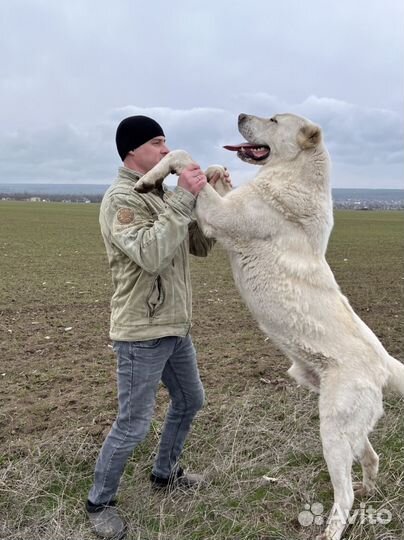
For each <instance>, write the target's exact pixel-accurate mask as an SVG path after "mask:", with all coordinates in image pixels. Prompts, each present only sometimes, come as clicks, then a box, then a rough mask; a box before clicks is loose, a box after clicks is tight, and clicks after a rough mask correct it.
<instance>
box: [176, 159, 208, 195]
mask: <svg viewBox="0 0 404 540" xmlns="http://www.w3.org/2000/svg"><path fill="white" fill-rule="evenodd" d="M207 183H208V181H207V179H206V176H205V174H204V172H203V171H202V170H201V168H200V167H199V165H198V164H197V163H192V164H191V165H188V166H187V167H185V169H184V170H183V171H182V173H181V174H180V175H179V177H178V183H177V185H178V186H179V187H181V188H182V189H185V190H186V191H189V192H190V193H192V195H194V196H195V197H196V196H197V195H198V193H199V192H200V191H201V189H202V188H203V187H205V186H206V184H207Z"/></svg>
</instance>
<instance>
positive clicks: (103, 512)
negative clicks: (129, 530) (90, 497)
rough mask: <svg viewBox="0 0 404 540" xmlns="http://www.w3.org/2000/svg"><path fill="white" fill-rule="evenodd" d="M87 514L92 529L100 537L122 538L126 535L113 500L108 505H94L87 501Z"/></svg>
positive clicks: (116, 539) (120, 539) (117, 539)
mask: <svg viewBox="0 0 404 540" xmlns="http://www.w3.org/2000/svg"><path fill="white" fill-rule="evenodd" d="M86 510H87V516H88V519H89V520H90V523H91V529H92V531H93V532H94V533H95V534H96V535H97V536H99V537H100V538H107V539H108V540H122V539H123V538H125V535H126V525H125V523H124V521H123V519H122V518H121V517H120V515H119V513H118V510H117V509H116V507H115V502H111V503H109V504H108V505H94V504H92V503H90V501H87V503H86Z"/></svg>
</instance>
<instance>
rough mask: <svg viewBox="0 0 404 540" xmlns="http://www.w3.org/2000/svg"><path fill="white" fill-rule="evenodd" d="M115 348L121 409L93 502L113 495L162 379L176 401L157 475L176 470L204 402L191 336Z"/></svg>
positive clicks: (101, 463)
mask: <svg viewBox="0 0 404 540" xmlns="http://www.w3.org/2000/svg"><path fill="white" fill-rule="evenodd" d="M113 347H114V351H115V352H116V354H117V360H118V369H117V374H118V407H119V410H118V416H117V418H116V420H115V422H114V424H113V426H112V428H111V431H110V432H109V434H108V436H107V438H106V439H105V441H104V444H103V446H102V448H101V452H100V454H99V456H98V459H97V463H96V466H95V474H94V484H93V486H92V487H91V489H90V492H89V494H88V500H89V501H90V502H91V503H93V504H107V503H109V502H111V501H112V500H113V499H114V497H115V494H116V492H117V490H118V486H119V481H120V479H121V476H122V473H123V470H124V467H125V464H126V462H127V460H128V458H129V457H130V455H131V454H132V452H133V450H134V448H135V447H136V446H137V445H138V444H139V443H140V442H141V441H142V440H143V439H144V438H145V437H146V435H147V433H148V431H149V428H150V422H151V419H152V416H153V412H154V405H155V398H156V392H157V389H158V386H159V382H160V380H161V381H163V383H164V384H165V386H166V387H167V388H168V391H169V394H170V398H171V401H170V405H169V409H168V412H167V416H166V419H165V423H164V427H163V432H162V435H161V439H160V446H159V451H158V455H157V457H156V460H155V463H154V467H153V473H154V474H155V475H156V476H158V477H161V478H168V477H169V476H170V475H171V473H173V472H174V471H175V468H176V466H177V465H178V460H179V457H180V454H181V451H182V449H183V446H184V443H185V439H186V437H187V435H188V433H189V430H190V428H191V423H192V420H193V419H194V417H195V415H196V413H197V412H198V410H199V409H200V408H201V407H202V406H203V402H204V390H203V386H202V382H201V380H200V378H199V371H198V367H197V363H196V353H195V348H194V346H193V343H192V340H191V337H190V336H186V337H185V338H181V337H164V338H160V339H153V340H149V341H134V342H127V341H115V342H114V345H113Z"/></svg>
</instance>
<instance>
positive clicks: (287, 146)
mask: <svg viewBox="0 0 404 540" xmlns="http://www.w3.org/2000/svg"><path fill="white" fill-rule="evenodd" d="M238 129H239V131H240V133H241V135H242V136H243V137H244V138H245V139H246V142H245V143H241V144H237V145H233V146H230V145H227V146H224V148H226V149H227V150H232V151H236V152H237V156H238V157H239V158H240V159H241V160H243V161H246V162H247V163H253V164H254V165H266V164H269V163H273V164H275V163H279V162H284V161H292V160H294V159H295V158H296V157H297V156H298V154H300V153H301V152H305V151H307V150H312V149H313V148H316V147H317V146H318V145H319V144H320V143H321V140H322V135H321V129H320V128H319V127H318V126H316V125H315V124H313V123H312V122H310V121H309V120H307V119H306V118H303V117H302V116H297V115H295V114H289V113H287V114H276V115H275V116H272V117H271V118H260V117H258V116H252V115H248V114H240V115H239V117H238Z"/></svg>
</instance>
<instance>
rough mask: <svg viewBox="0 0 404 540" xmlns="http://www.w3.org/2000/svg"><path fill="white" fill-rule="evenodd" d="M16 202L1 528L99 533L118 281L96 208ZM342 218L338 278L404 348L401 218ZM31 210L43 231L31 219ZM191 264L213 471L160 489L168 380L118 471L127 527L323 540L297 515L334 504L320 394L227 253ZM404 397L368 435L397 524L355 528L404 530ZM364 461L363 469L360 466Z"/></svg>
mask: <svg viewBox="0 0 404 540" xmlns="http://www.w3.org/2000/svg"><path fill="white" fill-rule="evenodd" d="M89 207H90V208H89ZM4 208H5V209H6V212H5V213H4V212H3V209H4ZM4 208H3V207H2V208H1V212H0V216H1V217H3V216H6V217H5V218H4V220H3V221H2V219H1V218H0V227H1V228H2V231H4V233H5V237H6V238H7V242H6V243H7V244H8V245H7V246H5V247H4V246H3V247H2V246H0V247H2V250H3V254H4V253H7V257H2V258H1V257H0V261H1V262H0V272H1V275H2V276H5V277H6V281H3V282H2V289H0V294H1V296H0V314H1V319H0V332H1V336H2V343H1V350H0V353H1V357H2V358H3V359H4V360H5V361H4V362H3V361H2V367H1V369H0V383H1V385H2V396H3V397H2V403H1V409H0V428H1V433H2V438H1V440H0V450H1V457H0V466H1V468H0V538H4V539H8V540H39V539H41V540H42V539H43V540H87V539H88V540H89V539H91V538H93V535H92V534H91V532H90V531H89V529H88V525H87V521H86V518H85V514H84V509H83V502H84V500H85V497H86V494H87V490H88V488H89V487H90V484H91V477H92V473H93V467H94V462H95V459H96V457H97V454H98V451H99V448H100V445H101V443H102V440H103V438H104V436H105V433H106V431H107V430H108V427H109V425H110V423H111V422H112V420H113V418H114V415H115V407H116V397H115V365H114V356H113V354H112V353H111V350H110V348H109V347H108V344H109V342H108V339H107V329H108V327H107V325H108V301H109V294H110V284H109V277H108V269H107V267H106V262H105V258H104V252H103V246H102V243H101V241H100V238H99V236H98V227H97V222H96V208H95V207H94V206H93V205H86V206H84V205H83V206H80V205H77V206H75V205H71V206H69V208H68V209H66V207H63V206H62V205H47V206H43V207H42V206H41V205H39V206H38V205H21V206H18V205H11V206H7V207H6V206H5V207H4ZM7 212H8V214H7ZM6 214H7V215H6ZM336 217H337V225H336V229H335V233H334V235H333V239H332V242H331V245H330V249H329V260H330V262H331V265H332V267H333V269H334V271H335V273H336V275H337V278H338V280H339V282H340V283H341V285H342V287H343V290H344V292H345V293H346V294H347V295H348V297H349V298H350V299H351V301H352V303H353V305H354V307H355V309H356V310H357V311H358V313H359V314H360V315H361V316H362V317H363V318H364V319H365V321H366V322H367V323H368V324H369V325H370V326H371V327H372V328H373V329H374V330H375V331H376V333H377V334H378V335H379V336H380V337H381V338H382V339H383V342H384V344H385V345H386V347H387V348H388V349H389V351H390V352H391V353H392V354H394V355H396V356H397V357H400V355H401V358H403V357H402V345H403V332H402V320H403V319H402V304H401V303H400V301H399V300H398V299H399V298H400V293H401V291H402V285H403V281H402V279H401V278H402V276H401V270H402V253H401V252H400V244H401V237H402V232H401V231H402V221H403V220H402V214H396V213H368V214H366V213H356V214H355V213H349V212H340V213H338V214H337V216H336ZM32 222H34V223H37V224H38V227H37V228H36V227H32V226H31V227H30V224H32ZM48 231H51V232H50V233H49V234H48ZM66 231H67V232H66ZM21 234H23V236H24V242H22V241H20V240H19V238H20V236H21ZM13 235H14V237H13ZM10 246H13V248H10ZM77 252H78V253H77ZM59 253H61V256H60V257H59ZM344 259H348V260H347V261H345V260H344ZM192 270H193V280H194V312H195V313H194V329H193V337H194V341H195V344H196V346H197V349H198V353H199V354H198V355H199V363H200V369H201V375H202V378H203V381H204V384H205V388H206V392H207V403H206V406H205V408H204V409H203V410H202V411H201V413H200V414H199V416H198V419H197V420H196V421H195V423H194V428H193V432H192V434H191V436H190V437H189V440H188V443H187V446H186V450H185V452H184V462H185V464H186V466H187V467H189V468H190V469H194V470H198V471H203V472H204V473H205V474H206V477H207V480H208V485H207V486H206V487H204V488H201V489H200V490H198V491H196V492H194V493H191V494H190V493H182V492H174V493H172V494H170V495H164V494H162V493H155V492H152V491H151V489H150V486H149V483H148V474H149V472H150V468H151V464H152V461H153V456H154V454H155V452H156V447H157V444H158V438H159V430H160V428H161V422H162V419H163V417H164V412H165V407H166V405H167V401H168V400H167V395H166V392H165V390H164V389H161V391H160V394H159V396H158V403H157V411H156V418H155V420H154V421H153V425H152V430H151V432H150V434H149V436H148V438H147V440H146V441H145V443H144V444H142V445H141V446H140V447H139V448H138V449H137V450H136V452H135V454H134V456H133V458H132V459H131V461H130V462H129V464H128V466H127V468H126V471H125V475H124V477H123V479H122V483H121V489H120V493H119V498H120V508H121V510H122V512H123V514H124V515H125V517H126V519H127V521H128V524H129V534H128V538H129V539H139V540H180V539H181V540H208V539H211V540H224V539H232V540H294V539H302V540H306V539H309V538H313V537H314V535H315V533H317V532H318V531H320V530H321V527H319V526H315V525H313V526H311V527H302V526H301V525H300V524H299V522H298V515H299V513H300V512H301V511H302V510H303V509H304V505H305V504H306V503H308V504H312V503H314V502H321V503H322V504H323V505H324V507H325V513H326V512H327V511H328V510H329V508H330V506H331V502H332V490H331V484H330V481H329V478H328V474H327V472H326V467H325V463H324V460H323V457H322V452H321V445H320V440H319V436H318V411H317V400H316V397H315V396H313V395H311V394H309V393H307V392H306V391H304V390H302V389H299V388H296V386H295V385H294V384H293V383H292V382H290V381H289V380H287V378H286V376H285V374H284V373H285V371H286V369H287V367H288V364H287V361H286V360H285V359H284V358H283V357H282V355H280V354H279V352H277V351H276V350H275V349H274V348H273V347H272V346H271V345H270V344H269V343H268V342H266V341H265V339H264V336H262V334H261V333H260V332H259V331H258V330H257V328H256V325H255V323H254V321H252V319H251V318H250V315H249V314H248V312H247V311H246V310H245V308H244V307H243V306H242V305H241V303H240V300H239V298H238V295H237V293H235V290H234V287H233V284H232V278H231V276H230V273H229V268H228V264H227V260H226V257H225V255H224V254H223V252H222V251H221V250H220V249H215V251H214V253H213V254H212V256H211V257H209V258H208V259H206V260H199V261H197V260H194V261H193V267H192ZM43 282H46V285H42V283H43ZM67 282H68V283H67ZM72 287H74V288H72ZM33 323H34V324H33ZM66 327H72V330H71V331H65V328H66ZM10 330H11V332H10ZM46 337H49V338H50V339H46ZM2 373H5V375H4V376H2ZM262 379H264V381H267V382H264V381H262ZM268 381H270V382H269V383H268ZM402 405H403V402H402V400H400V399H399V398H397V397H396V396H386V403H385V409H386V414H385V416H384V418H383V420H382V421H381V422H380V423H379V425H378V427H377V429H376V431H375V432H374V433H373V435H372V437H371V440H372V442H373V444H374V446H375V448H376V450H377V451H378V452H379V453H380V457H381V470H380V477H379V481H378V490H377V492H376V494H375V495H374V496H372V497H371V498H370V499H369V500H368V501H366V504H367V508H370V505H371V506H372V507H373V508H374V509H375V510H376V511H380V510H381V509H387V510H389V511H390V512H391V515H392V520H391V522H390V523H389V524H385V525H383V524H380V523H376V524H371V523H369V522H368V520H367V522H366V523H364V524H361V523H360V519H359V518H358V520H357V522H356V523H355V524H354V525H353V526H352V527H350V529H349V530H348V532H347V534H346V539H347V540H354V539H355V540H398V539H400V540H401V539H403V538H404V535H403V532H402V531H403V529H404V515H403V508H404V485H403V484H404V480H403V474H404V473H403V471H404V458H403V456H404V427H403V419H402ZM354 472H355V476H356V477H357V478H359V476H360V470H359V468H358V467H355V471H354ZM271 479H273V480H271ZM355 508H356V509H359V508H360V507H359V501H358V502H356V503H355Z"/></svg>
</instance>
